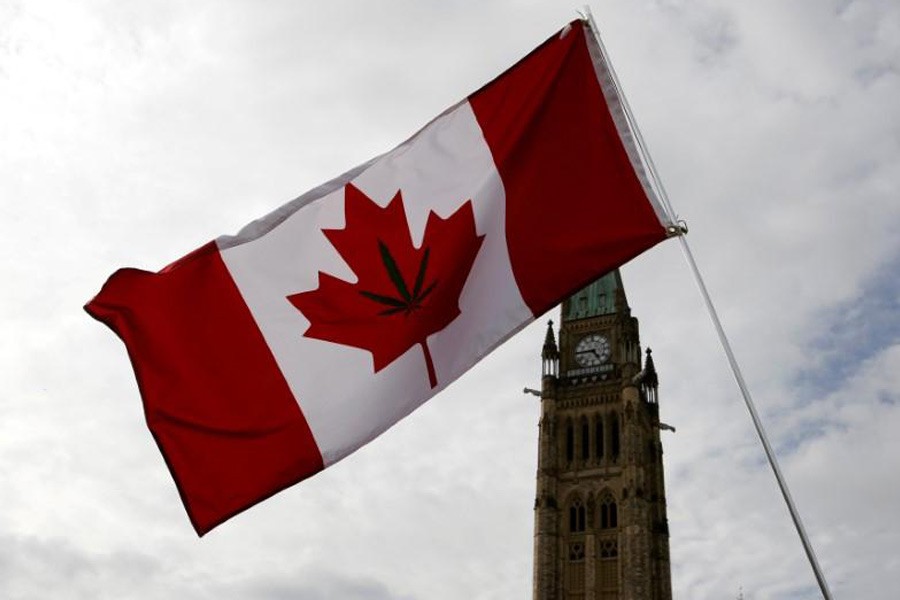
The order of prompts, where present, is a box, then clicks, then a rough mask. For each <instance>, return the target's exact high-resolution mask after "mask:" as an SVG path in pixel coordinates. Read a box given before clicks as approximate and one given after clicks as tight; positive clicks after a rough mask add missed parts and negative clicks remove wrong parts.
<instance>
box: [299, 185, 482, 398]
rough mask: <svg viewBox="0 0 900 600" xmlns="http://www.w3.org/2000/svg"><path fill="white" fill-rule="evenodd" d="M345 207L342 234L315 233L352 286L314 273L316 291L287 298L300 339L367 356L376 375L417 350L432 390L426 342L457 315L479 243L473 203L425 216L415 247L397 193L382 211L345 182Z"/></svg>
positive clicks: (432, 375) (431, 366)
mask: <svg viewBox="0 0 900 600" xmlns="http://www.w3.org/2000/svg"><path fill="white" fill-rule="evenodd" d="M344 203H345V216H346V225H345V226H344V228H343V229H326V230H323V232H322V233H324V234H325V236H326V237H327V238H328V240H329V241H330V242H331V244H332V245H333V246H334V247H335V249H336V250H337V251H338V253H340V255H341V257H342V258H343V259H344V260H345V261H346V262H347V264H348V265H350V267H351V268H352V269H353V272H354V273H356V276H357V282H356V283H348V282H346V281H343V280H341V279H338V278H336V277H333V276H332V275H329V274H328V273H322V272H321V271H320V272H319V287H318V288H317V289H315V290H310V291H307V292H301V293H299V294H292V295H290V296H288V297H287V298H288V300H289V301H290V302H291V304H293V305H294V306H295V307H297V309H298V310H300V312H302V313H303V314H304V316H306V318H307V319H309V322H310V325H309V328H308V329H307V330H306V331H305V332H304V333H303V335H304V336H306V337H309V338H315V339H319V340H325V341H328V342H335V343H337V344H344V345H346V346H353V347H355V348H361V349H363V350H368V351H370V352H371V353H372V359H373V361H374V368H375V372H376V373H377V372H378V371H380V370H381V369H383V368H385V367H386V366H388V365H389V364H391V363H392V362H394V361H395V360H396V359H397V358H399V357H400V356H401V355H402V354H403V353H405V352H406V351H407V350H409V349H410V348H411V347H413V346H414V345H416V344H419V345H420V346H421V347H422V352H424V354H425V364H426V366H427V369H428V381H429V383H431V387H435V386H436V385H437V376H436V375H435V372H434V362H433V361H432V359H431V352H430V351H429V350H428V343H427V338H428V336H429V335H431V334H432V333H435V332H438V331H441V330H442V329H444V328H445V327H447V325H449V324H450V323H451V322H453V320H454V319H456V317H458V316H459V314H460V311H459V295H460V293H461V292H462V288H463V285H464V284H465V282H466V279H468V277H469V271H471V269H472V263H473V262H474V261H475V256H476V255H477V254H478V251H479V249H480V248H481V242H482V241H483V240H484V236H478V235H476V232H475V216H474V213H473V209H472V201H471V200H468V201H466V203H465V204H463V205H462V206H461V207H460V208H459V209H458V210H457V211H456V212H455V213H453V214H452V215H450V216H449V217H448V218H446V219H442V218H441V217H439V216H437V215H436V214H435V213H434V212H433V211H432V212H430V213H429V214H428V220H427V222H426V224H425V235H424V237H423V240H422V245H421V247H419V248H416V247H415V246H413V242H412V237H411V236H410V232H409V223H408V222H407V220H406V212H405V211H404V210H403V197H402V195H401V193H400V191H397V193H396V194H395V195H394V197H393V199H391V201H390V203H388V205H387V206H386V207H384V208H381V207H380V206H378V205H377V204H376V203H375V202H373V201H372V200H371V199H369V198H368V197H367V196H366V195H365V194H363V193H362V192H361V191H360V190H359V189H357V188H356V187H354V186H353V185H352V184H349V183H348V184H347V185H346V187H345V188H344Z"/></svg>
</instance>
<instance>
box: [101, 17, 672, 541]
mask: <svg viewBox="0 0 900 600" xmlns="http://www.w3.org/2000/svg"><path fill="white" fill-rule="evenodd" d="M659 206H660V204H659V202H658V200H657V197H656V195H655V193H654V191H653V190H652V189H651V186H650V185H649V184H648V183H647V178H646V176H645V170H644V166H643V163H642V162H641V159H640V158H639V154H638V153H637V151H636V150H635V144H634V140H633V137H632V132H631V130H630V129H629V128H628V126H627V124H626V119H625V117H624V113H623V110H622V105H621V99H620V98H619V96H617V94H616V92H615V89H614V86H613V85H612V83H611V78H610V73H609V71H608V69H607V66H606V63H605V61H604V59H603V57H602V55H601V52H600V48H599V45H598V42H597V40H596V38H595V37H594V35H593V33H592V31H591V30H590V29H589V27H588V25H587V24H586V23H584V22H582V21H575V22H573V23H570V24H569V25H567V26H566V27H565V28H564V29H563V30H562V31H560V32H559V33H557V34H556V35H554V36H552V37H551V38H550V39H548V40H547V41H546V42H545V43H544V44H542V45H541V46H539V47H538V48H537V49H535V50H534V51H532V52H531V53H530V54H529V55H528V56H526V57H525V58H524V59H522V60H521V61H519V62H518V63H517V64H516V65H514V66H513V67H512V68H510V69H509V70H507V71H506V72H505V73H503V74H502V75H500V76H499V77H498V78H496V79H495V80H493V81H491V82H490V83H488V84H487V85H485V86H484V87H483V88H481V89H480V90H478V91H477V92H475V93H474V94H472V95H471V96H469V97H468V98H466V99H465V100H463V101H462V102H460V103H459V104H457V105H455V106H453V107H451V108H450V109H448V110H447V111H445V112H444V113H442V114H441V115H440V116H438V117H437V118H435V119H434V120H433V121H431V122H430V123H429V124H428V125H426V126H425V127H424V128H423V129H422V130H420V131H419V132H418V133H416V134H415V135H414V136H413V137H411V138H410V139H409V140H407V141H406V142H404V143H402V144H401V145H399V146H398V147H397V148H395V149H394V150H392V151H390V152H388V153H386V154H384V155H382V156H380V157H377V158H375V159H373V160H371V161H369V162H368V163H366V164H364V165H361V166H359V167H357V168H355V169H353V170H351V171H349V172H348V173H346V174H344V175H343V176H341V177H339V178H337V179H335V180H333V181H330V182H328V183H327V184H324V185H322V186H320V187H319V188H316V189H314V190H311V191H310V192H308V193H306V194H304V195H302V196H300V197H299V198H297V199H296V200H294V201H292V202H290V203H288V204H286V205H284V206H282V207H281V208H279V209H277V210H275V211H274V212H273V213H271V214H269V215H267V216H265V217H263V218H262V219H260V220H258V221H255V222H253V223H251V224H249V225H247V226H246V227H244V228H243V229H242V230H241V231H240V232H239V233H238V234H237V235H234V236H223V237H220V238H218V239H216V240H214V241H212V242H209V243H208V244H206V245H204V246H203V247H201V248H199V249H197V250H195V251H194V252H192V253H190V254H188V255H187V256H185V257H183V258H181V259H179V260H177V261H176V262H174V263H172V264H171V265H169V266H167V267H165V268H164V269H163V270H162V271H160V272H158V273H152V272H147V271H141V270H137V269H121V270H119V271H117V272H116V273H114V274H113V275H112V276H111V277H110V278H109V280H108V281H107V282H106V283H105V285H104V286H103V288H102V289H101V291H100V292H99V293H98V295H97V296H96V297H95V298H94V299H92V300H91V301H90V302H89V303H88V304H87V306H86V307H85V308H86V310H87V311H88V313H90V314H91V315H92V316H93V317H94V318H96V319H98V320H100V321H102V322H103V323H105V324H106V325H108V326H109V327H110V328H111V329H112V330H113V331H114V332H115V333H116V334H117V335H118V336H119V337H120V338H121V339H122V340H123V342H124V343H125V346H126V348H127V350H128V354H129V357H130V359H131V362H132V365H133V368H134V371H135V376H136V379H137V382H138V385H139V388H140V393H141V396H142V399H143V406H144V410H145V414H146V420H147V425H148V427H149V429H150V431H151V433H152V435H153V437H154V439H155V441H156V443H157V445H158V446H159V448H160V451H161V453H162V455H163V457H164V459H165V461H166V463H167V465H168V467H169V469H170V471H171V473H172V476H173V478H174V480H175V483H176V485H177V488H178V491H179V493H180V495H181V498H182V500H183V502H184V505H185V507H186V509H187V512H188V515H189V518H190V520H191V522H192V524H193V526H194V528H195V529H196V531H197V532H198V534H199V535H203V534H204V533H206V532H207V531H209V530H210V529H212V528H213V527H215V526H216V525H218V524H220V523H222V522H223V521H225V520H226V519H228V518H230V517H231V516H233V515H235V514H237V513H239V512H241V511H243V510H245V509H246V508H248V507H250V506H252V505H254V504H256V503H257V502H259V501H261V500H263V499H265V498H267V497H268V496H270V495H272V494H274V493H276V492H278V491H280V490H282V489H284V488H286V487H288V486H290V485H292V484H294V483H296V482H298V481H300V480H302V479H305V478H307V477H309V476H311V475H313V474H315V473H316V472H318V471H320V470H321V469H323V468H325V467H328V466H330V465H333V464H334V463H336V462H337V461H339V460H340V459H341V458H343V457H345V456H347V455H348V454H350V453H351V452H353V451H354V450H356V449H357V448H359V447H360V446H362V445H363V444H365V443H367V442H368V441H370V440H372V439H373V438H375V437H376V436H378V435H379V434H381V433H382V432H383V431H385V430H386V429H387V428H389V427H390V426H391V425H393V424H394V423H395V422H397V421H398V420H399V419H401V418H403V417H404V416H406V415H407V414H409V413H410V412H411V411H413V410H414V409H416V408H417V407H418V406H420V405H421V404H422V403H423V402H424V401H425V400H427V399H428V398H430V397H431V396H433V395H434V394H435V393H437V392H439V391H440V390H441V389H443V388H444V387H446V386H447V385H448V384H449V383H451V382H452V381H453V380H455V379H456V378H458V377H459V376H460V375H462V374H463V373H464V372H465V371H466V370H468V369H469V368H470V367H472V366H473V365H474V364H475V363H476V362H478V361H479V360H480V359H481V358H483V357H484V356H486V355H487V354H488V353H489V352H491V350H493V349H494V348H496V347H497V346H498V345H500V344H501V343H502V342H503V341H504V340H506V339H507V338H509V337H510V336H511V335H513V334H514V333H515V332H516V331H518V330H519V329H521V328H522V327H524V326H525V325H527V324H528V323H530V322H531V321H533V320H534V319H535V318H536V317H537V316H539V315H541V314H543V313H544V312H546V311H548V310H549V309H551V308H552V307H554V306H555V305H556V304H558V303H559V302H560V301H561V300H562V299H563V298H565V297H566V296H567V295H569V294H571V293H573V292H574V291H576V290H578V289H580V288H581V287H583V286H584V285H586V284H587V283H588V282H590V281H592V280H594V279H596V278H597V277H599V276H600V275H602V274H603V273H605V272H607V271H609V270H611V269H613V268H615V267H617V266H619V265H621V264H622V263H624V262H626V261H627V260H629V259H630V258H632V257H634V256H636V255H637V254H639V253H641V252H643V251H644V250H646V249H648V248H650V247H651V246H653V245H655V244H657V243H658V242H660V241H662V240H663V239H665V238H666V237H667V227H668V225H669V223H668V221H667V220H666V218H665V217H664V212H663V211H662V209H660V208H659Z"/></svg>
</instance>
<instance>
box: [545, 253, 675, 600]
mask: <svg viewBox="0 0 900 600" xmlns="http://www.w3.org/2000/svg"><path fill="white" fill-rule="evenodd" d="M541 357H542V362H543V369H542V376H543V378H542V386H541V418H540V428H539V441H538V470H537V494H536V498H535V505H534V515H535V520H534V523H535V524H534V596H533V597H534V600H575V599H577V600H594V599H602V600H617V599H627V600H671V598H672V589H671V575H670V567H669V533H668V524H667V520H666V499H665V488H664V482H663V462H662V445H661V443H660V422H659V405H658V404H657V400H658V398H657V386H658V380H657V375H656V370H655V368H654V366H653V359H652V358H651V356H650V350H649V349H648V350H647V353H646V360H645V362H644V364H643V368H642V365H641V360H642V353H641V347H640V340H639V337H638V321H637V319H636V318H635V317H632V316H631V311H630V309H629V308H628V302H627V300H626V298H625V291H624V289H623V288H622V278H621V275H620V274H619V271H618V270H616V271H612V272H610V273H608V274H607V275H605V276H603V277H601V278H600V279H598V280H597V281H595V282H594V283H592V284H590V285H589V286H587V287H586V288H584V289H583V290H581V291H579V292H578V293H576V294H575V295H573V296H571V297H570V298H569V299H567V300H566V301H565V302H564V303H563V305H562V323H561V326H560V328H559V345H558V346H557V343H556V337H555V336H554V330H553V323H552V321H551V322H550V324H549V325H548V329H547V336H546V338H545V340H544V347H543V351H542V353H541Z"/></svg>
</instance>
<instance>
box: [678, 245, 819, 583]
mask: <svg viewBox="0 0 900 600" xmlns="http://www.w3.org/2000/svg"><path fill="white" fill-rule="evenodd" d="M678 241H679V242H681V250H682V253H683V254H684V257H685V259H686V260H687V262H688V265H689V266H690V268H691V272H692V273H693V275H694V281H696V282H697V287H698V288H699V289H700V295H701V296H702V297H703V303H704V304H705V305H706V310H707V312H708V313H709V316H710V318H711V319H712V322H713V326H714V327H715V328H716V333H717V334H718V336H719V342H720V343H721V344H722V348H724V349H725V355H726V356H727V357H728V364H729V365H731V372H732V373H733V374H734V378H735V380H736V381H737V385H738V387H739V388H740V390H741V396H743V398H744V404H745V405H746V406H747V410H748V411H749V412H750V418H751V419H752V420H753V426H754V427H755V428H756V434H757V435H758V436H759V441H760V442H762V445H763V449H764V450H765V452H766V458H767V459H768V460H769V466H771V467H772V471H773V472H774V473H775V480H776V481H777V482H778V488H779V489H780V490H781V496H782V497H783V498H784V502H785V504H787V507H788V512H790V514H791V520H792V521H793V522H794V527H795V528H796V529H797V534H798V535H799V536H800V541H801V542H802V544H803V549H804V550H805V551H806V557H807V559H809V564H810V566H811V567H812V570H813V573H814V574H815V576H816V581H817V582H818V584H819V589H820V590H821V591H822V597H823V598H825V600H832V597H831V592H830V591H829V589H828V582H826V581H825V575H824V573H823V572H822V568H821V567H820V566H819V561H818V559H817V558H816V553H815V550H813V547H812V543H810V541H809V536H808V535H807V534H806V528H805V527H804V526H803V521H802V520H801V519H800V513H799V512H798V511H797V507H796V505H795V504H794V500H793V498H792V497H791V492H790V490H789V489H788V485H787V481H785V479H784V476H783V475H782V474H781V468H780V467H779V466H778V460H777V459H776V458H775V452H774V451H773V450H772V445H771V444H770V443H769V438H768V436H767V435H766V430H765V428H764V427H763V424H762V421H761V420H760V418H759V414H758V413H757V411H756V406H755V404H754V403H753V398H752V397H751V396H750V390H749V388H748V387H747V383H746V382H745V381H744V376H743V374H742V373H741V368H740V366H739V365H738V363H737V359H735V357H734V352H732V350H731V344H730V343H729V341H728V337H727V336H726V335H725V330H724V329H723V328H722V323H721V321H719V315H718V313H717V312H716V308H715V306H713V303H712V299H711V298H710V296H709V291H708V290H707V289H706V285H705V284H704V283H703V278H702V277H701V276H700V270H699V269H698V268H697V262H696V261H695V260H694V255H693V254H692V253H691V249H690V246H688V243H687V239H686V238H685V236H684V235H679V236H678Z"/></svg>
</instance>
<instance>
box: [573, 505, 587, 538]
mask: <svg viewBox="0 0 900 600" xmlns="http://www.w3.org/2000/svg"><path fill="white" fill-rule="evenodd" d="M585 521H586V518H585V510H584V503H583V502H582V501H581V498H575V499H574V500H572V503H571V504H570V505H569V531H571V532H572V533H580V532H582V531H584V529H585Z"/></svg>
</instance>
